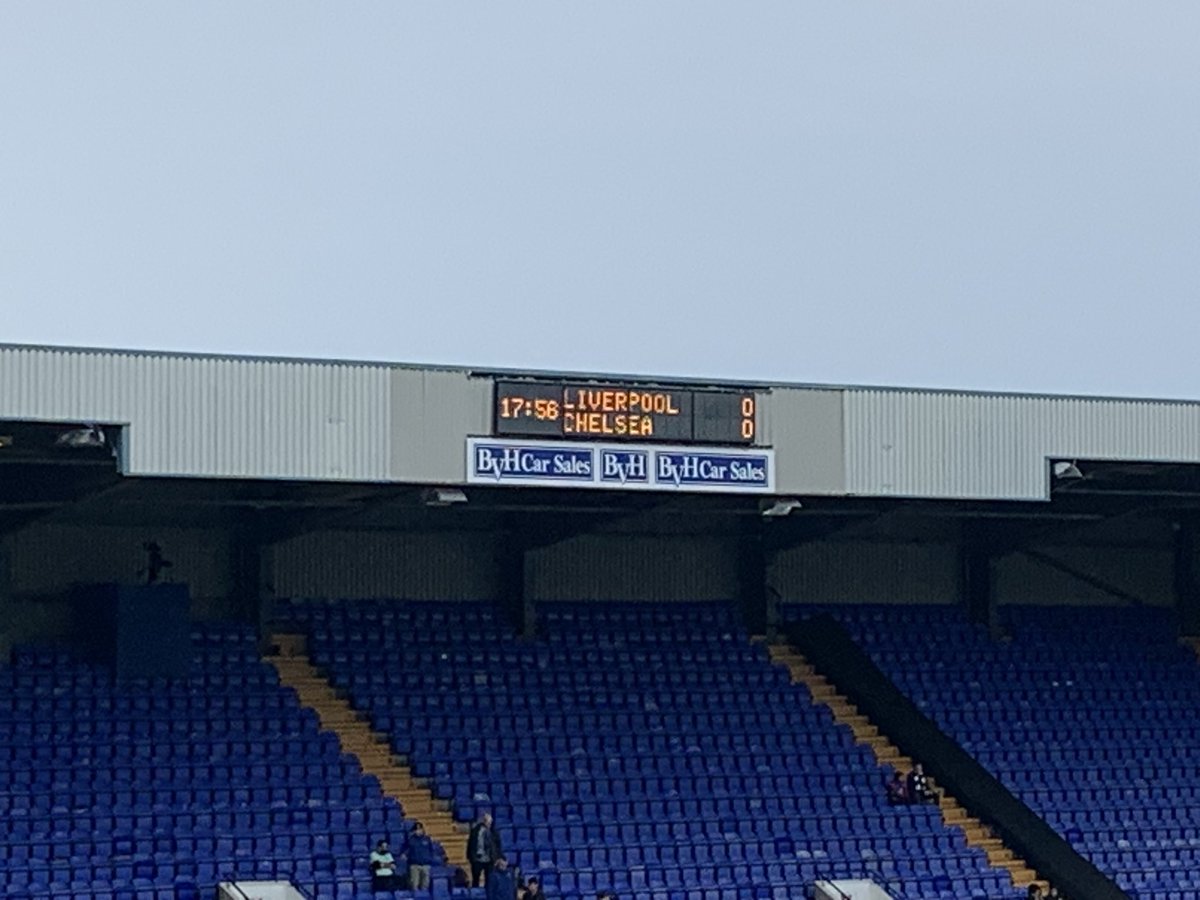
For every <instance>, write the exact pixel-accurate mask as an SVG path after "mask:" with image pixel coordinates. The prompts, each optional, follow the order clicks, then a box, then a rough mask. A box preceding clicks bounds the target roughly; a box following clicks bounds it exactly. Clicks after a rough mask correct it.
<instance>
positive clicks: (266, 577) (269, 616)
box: [257, 540, 276, 640]
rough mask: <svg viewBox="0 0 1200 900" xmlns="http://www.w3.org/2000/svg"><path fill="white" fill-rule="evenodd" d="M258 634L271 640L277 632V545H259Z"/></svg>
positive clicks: (264, 542)
mask: <svg viewBox="0 0 1200 900" xmlns="http://www.w3.org/2000/svg"><path fill="white" fill-rule="evenodd" d="M257 578H258V583H257V593H258V634H259V637H260V638H261V639H263V640H269V639H270V637H271V633H272V632H273V631H274V630H275V625H276V622H275V545H274V544H269V543H266V541H265V540H264V541H262V542H260V543H259V544H258V573H257Z"/></svg>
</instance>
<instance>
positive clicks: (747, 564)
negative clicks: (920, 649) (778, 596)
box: [737, 529, 769, 634]
mask: <svg viewBox="0 0 1200 900" xmlns="http://www.w3.org/2000/svg"><path fill="white" fill-rule="evenodd" d="M737 569H738V571H737V585H738V603H739V604H740V606H741V613H742V623H743V624H744V625H745V627H746V630H747V631H749V632H750V633H751V634H766V631H767V625H768V624H769V616H768V615H767V550H766V547H765V546H764V543H763V535H762V532H761V531H760V530H757V529H756V530H755V531H754V532H753V533H751V534H747V535H744V536H742V538H741V539H740V540H739V542H738V550H737Z"/></svg>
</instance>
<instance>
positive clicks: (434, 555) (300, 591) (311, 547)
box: [270, 531, 498, 600]
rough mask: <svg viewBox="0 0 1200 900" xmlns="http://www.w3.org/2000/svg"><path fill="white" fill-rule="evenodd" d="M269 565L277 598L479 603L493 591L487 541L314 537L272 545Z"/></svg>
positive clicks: (379, 534)
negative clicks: (391, 598)
mask: <svg viewBox="0 0 1200 900" xmlns="http://www.w3.org/2000/svg"><path fill="white" fill-rule="evenodd" d="M272 557H273V572H272V574H271V577H270V582H271V587H272V589H273V590H274V592H275V594H276V596H279V597H313V598H323V597H329V598H343V599H369V598H375V597H400V598H405V599H409V600H485V599H493V598H495V597H496V594H497V589H498V588H497V577H498V576H497V572H498V565H497V559H496V540H495V538H494V537H493V536H491V535H487V534H476V533H466V534H408V533H405V532H396V531H322V532H314V533H312V534H306V535H301V536H300V537H296V538H293V539H291V540H288V541H284V542H282V543H279V544H276V545H275V546H274V548H273V551H272Z"/></svg>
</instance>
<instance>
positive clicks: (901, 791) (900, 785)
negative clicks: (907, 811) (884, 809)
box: [885, 772, 908, 806]
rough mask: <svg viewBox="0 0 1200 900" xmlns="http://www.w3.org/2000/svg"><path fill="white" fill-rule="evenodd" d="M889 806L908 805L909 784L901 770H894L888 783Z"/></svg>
mask: <svg viewBox="0 0 1200 900" xmlns="http://www.w3.org/2000/svg"><path fill="white" fill-rule="evenodd" d="M885 787H886V790H887V802H888V806H907V805H908V786H907V785H905V783H904V779H903V778H901V777H900V773H899V772H893V773H892V777H891V780H890V781H888V782H887V784H886V786H885Z"/></svg>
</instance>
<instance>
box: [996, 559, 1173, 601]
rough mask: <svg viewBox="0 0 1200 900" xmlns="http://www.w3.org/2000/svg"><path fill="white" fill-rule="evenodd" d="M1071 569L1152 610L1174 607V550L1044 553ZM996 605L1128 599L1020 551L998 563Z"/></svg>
mask: <svg viewBox="0 0 1200 900" xmlns="http://www.w3.org/2000/svg"><path fill="white" fill-rule="evenodd" d="M1039 552H1040V553H1043V554H1044V555H1045V556H1048V557H1052V558H1054V559H1056V560H1059V561H1060V562H1062V563H1064V564H1065V565H1067V566H1069V567H1070V568H1072V569H1074V570H1076V571H1081V572H1083V573H1085V574H1087V575H1089V576H1091V577H1092V578H1094V579H1098V580H1100V581H1102V582H1104V583H1105V584H1107V585H1110V586H1112V587H1115V588H1117V589H1118V590H1120V591H1121V592H1123V593H1125V594H1130V595H1132V596H1134V597H1137V598H1138V599H1139V600H1141V601H1142V602H1143V603H1146V604H1149V605H1152V606H1172V605H1174V603H1175V593H1174V581H1173V579H1174V574H1173V569H1172V567H1173V565H1174V559H1173V555H1172V552H1171V551H1170V550H1156V549H1144V548H1126V547H1053V548H1049V549H1045V550H1042V551H1039ZM995 591H996V602H997V603H999V604H1036V605H1042V606H1063V605H1069V606H1109V605H1124V604H1125V603H1126V601H1124V600H1122V599H1121V598H1120V597H1117V596H1114V595H1113V594H1110V593H1107V592H1105V591H1104V590H1102V589H1101V588H1098V587H1096V586H1094V585H1092V584H1088V583H1087V581H1085V580H1082V579H1079V578H1075V577H1072V576H1071V575H1070V574H1068V573H1066V572H1063V571H1060V570H1058V569H1056V568H1054V567H1052V566H1050V565H1047V564H1046V563H1045V562H1044V561H1042V560H1040V559H1037V558H1034V557H1031V556H1028V555H1026V554H1024V553H1014V554H1011V555H1009V556H1006V557H1004V558H1002V559H1001V560H999V561H998V562H997V564H996V584H995Z"/></svg>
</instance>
